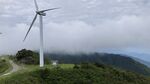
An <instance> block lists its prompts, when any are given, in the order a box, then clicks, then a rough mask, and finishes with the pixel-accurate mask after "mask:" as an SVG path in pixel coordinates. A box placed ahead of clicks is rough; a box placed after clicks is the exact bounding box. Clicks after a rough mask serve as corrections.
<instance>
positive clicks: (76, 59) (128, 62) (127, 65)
mask: <svg viewBox="0 0 150 84" xmlns="http://www.w3.org/2000/svg"><path fill="white" fill-rule="evenodd" d="M46 56H47V57H49V58H50V59H54V60H59V63H64V64H80V63H83V62H85V63H99V64H105V65H109V66H113V67H116V68H120V69H123V70H128V71H132V72H136V73H139V74H142V75H146V76H150V69H149V68H148V67H147V66H145V65H144V64H141V63H139V62H137V61H135V60H134V59H132V58H130V57H127V56H124V55H119V54H108V53H90V54H61V53H58V54H49V53H47V54H46Z"/></svg>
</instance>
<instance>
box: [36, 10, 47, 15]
mask: <svg viewBox="0 0 150 84" xmlns="http://www.w3.org/2000/svg"><path fill="white" fill-rule="evenodd" d="M36 13H37V14H38V15H42V16H46V13H44V12H43V11H37V12H36Z"/></svg>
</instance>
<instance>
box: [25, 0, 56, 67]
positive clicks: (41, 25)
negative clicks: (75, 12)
mask: <svg viewBox="0 0 150 84" xmlns="http://www.w3.org/2000/svg"><path fill="white" fill-rule="evenodd" d="M34 3H35V7H36V14H35V17H34V19H33V21H32V23H31V25H30V27H29V29H28V31H27V33H26V35H25V38H24V40H23V41H25V40H26V38H27V36H28V34H29V32H30V30H31V28H32V26H33V24H34V23H35V21H36V19H37V17H38V16H39V22H40V27H39V28H40V52H39V54H40V67H43V66H44V51H43V16H46V13H45V12H47V11H51V10H55V9H59V8H51V9H46V10H39V7H38V4H37V1H36V0H34Z"/></svg>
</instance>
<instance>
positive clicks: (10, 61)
mask: <svg viewBox="0 0 150 84" xmlns="http://www.w3.org/2000/svg"><path fill="white" fill-rule="evenodd" d="M9 63H10V64H11V66H12V70H11V71H9V72H7V73H5V74H3V75H2V76H6V75H9V74H12V73H13V72H17V71H18V70H20V69H21V67H20V66H18V65H17V64H15V63H14V62H13V61H12V60H9Z"/></svg>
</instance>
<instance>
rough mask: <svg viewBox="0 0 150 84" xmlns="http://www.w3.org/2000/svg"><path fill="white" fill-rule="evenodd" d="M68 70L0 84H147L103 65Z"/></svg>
mask: <svg viewBox="0 0 150 84" xmlns="http://www.w3.org/2000/svg"><path fill="white" fill-rule="evenodd" d="M77 66H78V67H74V68H70V69H62V68H53V69H50V68H43V69H40V68H38V69H36V70H32V71H28V72H24V73H16V74H12V75H11V76H8V77H4V78H0V83H1V84H33V83H34V84H148V83H150V79H149V78H148V77H145V76H142V75H139V74H135V73H132V72H127V71H122V70H118V69H115V68H112V67H109V66H105V65H102V64H100V65H98V64H95V65H93V64H86V63H84V64H81V65H77Z"/></svg>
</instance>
